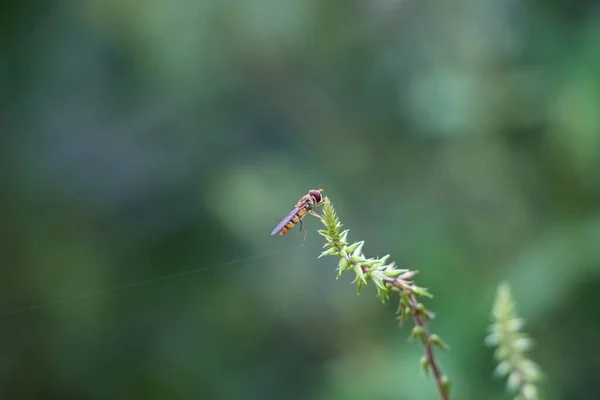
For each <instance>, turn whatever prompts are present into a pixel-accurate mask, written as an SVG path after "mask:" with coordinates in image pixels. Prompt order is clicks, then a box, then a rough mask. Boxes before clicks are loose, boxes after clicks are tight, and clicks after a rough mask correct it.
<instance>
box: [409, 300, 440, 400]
mask: <svg viewBox="0 0 600 400" xmlns="http://www.w3.org/2000/svg"><path fill="white" fill-rule="evenodd" d="M408 298H409V300H410V311H411V314H412V316H413V320H414V321H415V325H416V326H418V327H420V328H421V329H422V330H423V332H424V335H425V356H426V357H427V361H428V362H429V366H430V368H431V370H432V371H433V376H434V379H435V384H436V386H437V388H438V391H439V392H440V398H441V399H442V400H449V396H448V393H447V391H446V389H445V388H444V384H443V380H442V376H443V375H442V370H441V368H440V366H439V365H438V362H437V360H436V359H435V355H434V352H433V343H431V336H430V335H429V331H428V330H427V325H426V324H425V321H423V316H422V315H421V313H420V312H419V310H418V307H417V304H418V302H417V299H416V297H415V295H414V294H413V293H410V294H409V295H408Z"/></svg>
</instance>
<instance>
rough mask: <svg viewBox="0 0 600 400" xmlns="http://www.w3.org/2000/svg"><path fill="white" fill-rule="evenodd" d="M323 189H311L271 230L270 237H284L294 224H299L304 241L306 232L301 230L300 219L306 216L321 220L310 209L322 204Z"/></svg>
mask: <svg viewBox="0 0 600 400" xmlns="http://www.w3.org/2000/svg"><path fill="white" fill-rule="evenodd" d="M322 191H323V189H319V190H316V189H312V190H309V191H308V193H307V194H305V195H304V196H302V197H301V198H300V200H298V203H296V207H295V208H294V209H293V210H292V211H290V213H289V214H288V215H287V216H286V217H285V218H284V219H282V220H281V222H280V223H279V224H278V225H277V226H276V227H275V229H273V232H271V236H273V235H275V234H276V233H279V234H280V235H281V236H283V235H285V234H286V233H287V231H289V230H290V229H292V228H293V227H294V226H295V225H296V224H300V229H301V230H302V232H304V240H306V231H305V230H304V228H302V218H304V216H305V215H306V214H311V215H314V216H315V217H317V218H320V219H321V218H322V217H321V216H320V215H319V214H317V213H316V212H314V211H313V210H312V209H313V208H314V207H318V206H320V205H322V204H323V196H322V195H321V192H322Z"/></svg>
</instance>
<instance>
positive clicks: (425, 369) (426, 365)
mask: <svg viewBox="0 0 600 400" xmlns="http://www.w3.org/2000/svg"><path fill="white" fill-rule="evenodd" d="M430 367H431V364H430V363H429V360H428V359H427V357H426V356H425V355H423V356H422V357H421V370H422V371H423V373H424V374H425V376H429V369H430Z"/></svg>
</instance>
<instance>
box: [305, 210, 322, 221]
mask: <svg viewBox="0 0 600 400" xmlns="http://www.w3.org/2000/svg"><path fill="white" fill-rule="evenodd" d="M308 212H309V213H310V215H313V216H315V217H317V218H319V219H323V217H321V216H320V215H319V214H317V213H316V212H314V211H313V210H309V211H308Z"/></svg>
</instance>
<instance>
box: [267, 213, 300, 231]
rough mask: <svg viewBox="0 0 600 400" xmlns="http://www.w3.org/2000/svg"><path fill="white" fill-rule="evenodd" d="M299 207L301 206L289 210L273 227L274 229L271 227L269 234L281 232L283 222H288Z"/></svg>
mask: <svg viewBox="0 0 600 400" xmlns="http://www.w3.org/2000/svg"><path fill="white" fill-rule="evenodd" d="M301 208H302V207H296V208H294V209H293V210H292V211H290V213H289V214H288V215H287V216H286V217H285V218H284V219H282V220H281V222H280V223H279V224H278V225H277V226H276V227H275V229H273V232H271V236H273V235H276V234H278V233H279V232H281V228H283V227H284V226H285V224H287V223H288V222H290V220H291V219H292V218H294V215H296V214H297V213H298V211H300V209H301Z"/></svg>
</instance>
